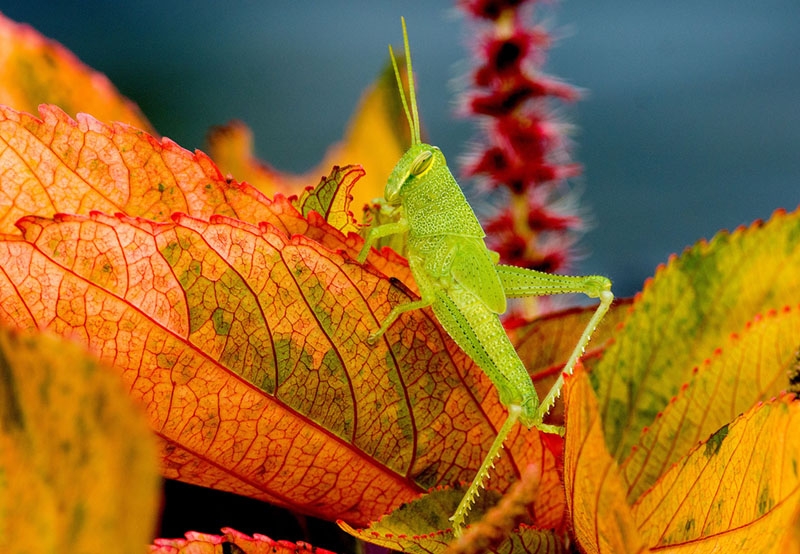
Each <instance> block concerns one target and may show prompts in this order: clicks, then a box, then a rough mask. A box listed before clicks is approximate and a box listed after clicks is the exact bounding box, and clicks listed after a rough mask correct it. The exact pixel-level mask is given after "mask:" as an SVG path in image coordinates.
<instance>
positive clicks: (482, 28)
mask: <svg viewBox="0 0 800 554" xmlns="http://www.w3.org/2000/svg"><path fill="white" fill-rule="evenodd" d="M533 4H535V0H460V1H459V2H458V5H459V7H460V8H461V9H462V11H463V12H464V13H465V14H467V15H468V16H469V17H471V18H474V19H476V20H477V22H476V27H477V33H476V35H475V36H476V40H477V44H478V45H479V46H478V48H476V49H475V57H476V60H475V66H476V68H475V69H474V71H472V73H471V74H470V84H471V87H472V88H471V89H469V90H468V91H466V92H465V93H464V96H463V99H462V111H463V112H464V113H465V114H467V115H470V116H475V117H478V118H480V120H481V122H482V125H481V129H483V132H484V136H483V137H482V139H481V142H480V147H478V148H477V149H476V151H475V152H473V154H472V155H471V156H469V157H468V158H467V160H466V162H465V164H464V171H465V173H466V175H467V176H470V177H478V178H480V179H481V181H482V182H483V183H484V184H485V185H486V186H488V187H489V188H491V189H496V188H505V189H508V191H509V194H510V196H511V199H510V202H509V203H508V206H507V207H506V208H505V209H504V210H502V211H501V212H500V213H498V214H495V215H494V216H493V217H492V218H491V219H490V220H489V221H485V222H484V228H485V229H486V232H487V234H488V239H487V242H488V243H489V247H490V248H492V249H494V250H496V251H497V252H499V253H500V259H501V261H502V262H503V263H508V264H513V265H518V266H522V267H528V268H531V269H537V270H540V271H550V272H552V271H559V270H565V269H566V268H568V266H569V264H570V262H571V257H572V251H571V248H572V245H573V241H574V239H575V235H576V232H577V231H579V230H581V229H582V227H583V221H582V219H581V217H580V216H579V215H577V214H575V213H571V212H570V211H569V209H568V208H564V207H563V206H562V207H559V208H557V207H556V205H557V202H556V201H557V200H561V199H562V198H563V195H565V194H569V191H568V190H566V188H565V180H566V179H568V178H571V177H574V176H576V175H579V174H580V172H581V168H580V166H579V165H578V164H575V163H572V162H570V161H569V158H568V156H567V153H566V141H565V138H564V135H563V128H562V127H563V126H562V125H560V124H559V123H558V122H557V121H556V120H555V118H554V117H553V114H552V101H553V100H561V101H567V102H572V101H575V100H577V99H578V96H579V95H578V91H577V90H576V89H575V88H574V87H572V86H570V85H568V84H566V83H563V82H561V81H559V80H558V79H555V78H553V77H550V76H548V75H545V74H544V73H542V72H541V67H542V65H543V63H544V60H545V58H546V56H545V54H546V51H547V49H548V48H549V47H550V43H551V41H550V36H549V34H548V33H547V32H546V31H545V30H544V29H542V28H541V27H539V26H535V25H533V24H531V23H529V22H528V21H527V19H530V18H529V17H526V15H529V14H530V13H532V11H533V10H532V5H533ZM522 8H524V9H522ZM561 204H564V203H563V202H562V203H561ZM566 204H569V203H566Z"/></svg>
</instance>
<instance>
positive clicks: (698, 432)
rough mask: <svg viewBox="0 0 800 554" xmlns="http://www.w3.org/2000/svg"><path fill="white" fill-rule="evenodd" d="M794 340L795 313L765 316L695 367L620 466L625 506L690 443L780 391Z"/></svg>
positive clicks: (798, 313) (799, 316)
mask: <svg viewBox="0 0 800 554" xmlns="http://www.w3.org/2000/svg"><path fill="white" fill-rule="evenodd" d="M798 341H800V308H794V309H792V308H788V307H787V308H785V309H783V310H781V311H780V312H768V313H767V314H766V315H765V316H764V317H757V318H756V319H755V320H753V321H752V322H751V323H748V324H747V325H746V326H745V328H744V330H743V331H742V332H741V333H739V334H736V335H733V336H731V337H730V339H729V340H728V341H727V342H726V344H725V345H724V346H723V347H722V348H721V349H719V350H717V351H716V352H715V353H714V356H713V357H712V358H710V359H708V360H706V361H705V363H704V364H703V365H701V366H700V367H698V368H696V370H695V374H694V375H693V378H692V380H691V381H689V382H688V383H687V384H686V385H685V386H684V387H683V388H682V389H681V391H680V393H679V394H678V396H677V397H675V398H673V399H672V401H671V402H670V403H669V405H668V406H667V407H666V408H665V409H664V412H663V413H662V414H659V416H658V417H657V418H656V419H655V421H654V422H653V424H652V425H650V426H649V428H648V429H647V430H646V432H645V433H643V434H642V436H641V437H640V439H639V443H638V444H637V445H636V446H635V447H634V450H633V451H632V452H631V455H630V456H628V458H627V459H626V460H625V462H624V463H623V464H622V470H623V473H624V475H625V480H626V483H627V484H628V501H629V502H631V503H633V502H634V501H635V500H636V499H637V498H638V497H639V496H640V495H641V494H642V493H643V492H644V491H645V490H647V489H648V488H650V487H651V486H652V485H653V483H654V482H655V481H656V480H657V479H658V478H659V477H660V476H661V475H662V474H663V473H664V472H665V471H666V470H667V468H669V467H670V466H671V465H673V464H674V463H675V462H677V461H678V460H679V459H680V458H682V457H683V456H684V455H685V453H686V452H688V451H689V449H690V448H691V447H693V446H694V445H695V444H697V443H698V442H700V441H701V440H705V439H706V438H708V436H709V435H711V434H712V433H714V432H715V431H716V430H718V429H720V428H721V427H723V426H724V425H726V424H728V423H729V422H731V421H733V420H734V418H735V417H736V416H737V415H738V414H741V413H742V412H745V411H747V410H748V409H750V407H751V406H753V405H754V404H756V403H757V402H759V401H761V400H768V399H769V398H771V397H772V396H774V395H776V394H778V393H780V392H781V391H783V390H785V389H786V387H787V385H788V382H787V380H786V375H787V374H788V372H789V370H790V369H791V368H792V367H794V366H795V364H796V353H797V346H798Z"/></svg>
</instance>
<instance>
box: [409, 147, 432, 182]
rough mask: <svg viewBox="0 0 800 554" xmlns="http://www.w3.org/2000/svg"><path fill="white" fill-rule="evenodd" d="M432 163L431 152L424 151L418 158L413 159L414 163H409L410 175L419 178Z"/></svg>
mask: <svg viewBox="0 0 800 554" xmlns="http://www.w3.org/2000/svg"><path fill="white" fill-rule="evenodd" d="M432 163H433V152H431V151H429V150H425V151H423V152H421V153H420V155H419V156H417V157H416V158H414V161H413V162H411V169H410V172H411V175H413V176H414V177H419V176H420V175H422V174H423V173H425V172H426V171H428V169H429V168H430V167H431V164H432Z"/></svg>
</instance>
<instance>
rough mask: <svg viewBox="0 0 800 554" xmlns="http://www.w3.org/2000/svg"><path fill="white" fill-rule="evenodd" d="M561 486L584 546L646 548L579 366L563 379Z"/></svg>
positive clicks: (619, 551)
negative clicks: (563, 433)
mask: <svg viewBox="0 0 800 554" xmlns="http://www.w3.org/2000/svg"><path fill="white" fill-rule="evenodd" d="M564 398H565V400H564V402H565V404H566V407H567V413H566V436H565V442H566V444H565V447H564V487H565V488H566V490H567V505H568V506H569V513H570V515H571V517H572V527H573V531H574V533H575V537H576V539H577V541H578V544H580V546H581V548H582V549H583V551H584V552H589V553H598V554H600V553H608V554H627V553H638V552H646V551H647V548H646V547H645V544H644V541H643V539H642V537H641V535H640V534H639V531H638V530H637V529H636V525H635V522H634V518H633V514H632V513H631V509H630V506H628V504H627V502H626V501H625V485H624V483H623V481H622V476H621V475H620V472H619V468H618V467H617V464H616V462H615V461H614V459H613V458H612V457H611V455H610V454H609V452H608V449H607V448H606V443H605V438H604V436H603V429H602V421H601V420H600V415H599V413H598V409H597V399H596V398H595V396H594V392H593V390H592V387H591V385H590V384H589V378H588V377H587V375H586V372H585V371H584V370H583V369H582V368H580V367H579V368H577V371H576V372H575V374H574V375H573V376H572V377H571V378H570V379H568V380H567V382H566V385H565V393H564Z"/></svg>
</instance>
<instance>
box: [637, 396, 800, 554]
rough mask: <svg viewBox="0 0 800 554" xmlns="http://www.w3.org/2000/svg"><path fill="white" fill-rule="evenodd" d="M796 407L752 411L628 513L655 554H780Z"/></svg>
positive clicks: (776, 403) (787, 520)
mask: <svg viewBox="0 0 800 554" xmlns="http://www.w3.org/2000/svg"><path fill="white" fill-rule="evenodd" d="M799 427H800V402H797V401H796V400H795V398H794V395H792V394H788V395H783V396H781V397H779V398H777V399H775V400H772V401H770V402H765V403H763V404H759V405H757V406H755V407H754V408H753V409H751V410H749V411H748V412H746V413H745V414H744V415H742V416H741V417H740V418H738V419H737V420H735V421H734V422H733V423H731V424H730V425H725V426H724V427H722V428H721V429H719V430H718V431H717V432H716V433H715V434H714V435H712V436H711V437H710V438H709V439H708V440H707V441H705V442H704V443H702V444H699V445H698V446H697V447H696V448H695V449H694V450H693V451H692V452H690V453H689V454H688V455H687V456H685V457H684V458H683V459H681V460H680V461H679V462H678V463H677V464H675V465H674V466H673V467H672V468H671V469H670V470H669V471H668V472H667V473H666V474H665V475H664V476H663V477H662V478H661V479H660V480H659V481H658V482H657V483H656V484H655V486H654V487H653V488H652V489H650V490H649V491H647V492H646V493H645V494H644V495H643V496H642V497H641V498H640V499H639V501H637V502H636V504H634V506H633V515H634V517H635V518H636V523H637V525H638V526H639V529H640V530H641V532H642V536H643V537H644V538H645V540H646V541H647V542H648V544H650V546H651V547H652V548H657V549H658V551H659V552H697V553H705V552H708V553H711V552H747V553H763V554H768V553H773V552H774V553H780V552H785V550H783V545H785V544H788V543H789V542H790V541H792V540H795V538H794V537H793V535H794V533H795V531H794V529H795V526H796V524H797V517H798V506H799V505H800V476H799V475H798V469H797V468H798V462H800V433H798V432H797V429H798V428H799Z"/></svg>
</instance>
